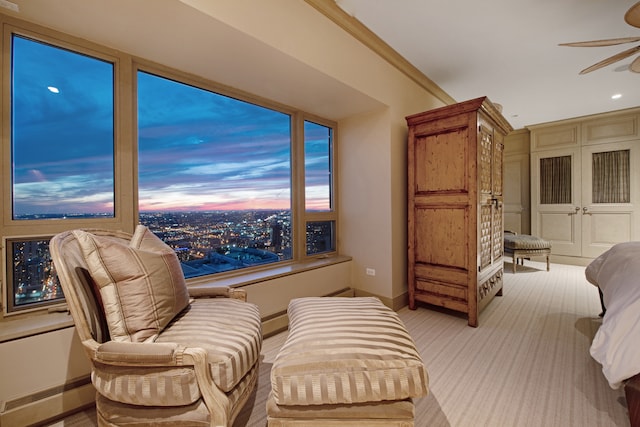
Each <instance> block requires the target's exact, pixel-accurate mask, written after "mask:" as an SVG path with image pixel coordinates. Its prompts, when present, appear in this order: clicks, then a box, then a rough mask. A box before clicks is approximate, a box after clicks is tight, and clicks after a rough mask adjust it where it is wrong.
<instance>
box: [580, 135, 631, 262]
mask: <svg viewBox="0 0 640 427" xmlns="http://www.w3.org/2000/svg"><path fill="white" fill-rule="evenodd" d="M639 143H640V141H627V142H618V143H610V144H599V145H592V146H586V147H583V148H582V184H583V187H582V203H581V207H580V213H579V215H580V216H581V219H582V251H581V252H582V256H583V257H587V258H595V257H597V256H599V255H600V254H602V253H603V252H604V251H606V250H607V249H609V248H610V247H611V246H613V245H614V244H616V243H620V242H628V241H631V240H638V238H639V237H640V236H639V232H638V214H637V212H636V211H637V205H638V202H639V201H638V184H639V181H638V172H637V170H638V167H637V166H638V165H640V163H639V159H640V158H639V150H638V148H637V145H638V144H639Z"/></svg>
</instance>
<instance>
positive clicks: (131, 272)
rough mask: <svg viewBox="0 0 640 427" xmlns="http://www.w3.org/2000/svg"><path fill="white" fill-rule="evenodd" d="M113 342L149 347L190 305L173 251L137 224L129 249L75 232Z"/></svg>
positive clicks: (109, 239) (116, 241) (111, 240)
mask: <svg viewBox="0 0 640 427" xmlns="http://www.w3.org/2000/svg"><path fill="white" fill-rule="evenodd" d="M73 233H74V235H75V236H76V238H77V239H78V242H79V243H80V247H81V249H82V253H83V256H84V258H85V260H86V262H87V266H88V269H89V273H90V274H91V277H92V279H93V280H94V281H95V283H96V285H97V287H98V289H99V290H100V296H101V298H102V303H103V307H104V311H105V317H106V319H107V324H108V327H109V334H110V336H111V339H112V340H114V341H130V342H150V341H153V340H155V338H156V337H157V335H158V334H159V333H160V331H162V330H163V329H164V328H165V326H167V324H168V323H169V322H170V321H171V320H172V319H173V318H174V317H175V316H176V315H177V314H178V313H180V312H181V311H182V310H183V309H184V308H186V307H187V306H188V305H189V294H188V291H187V286H186V283H185V280H184V276H183V273H182V268H181V267H180V261H179V260H178V257H177V256H176V254H175V252H174V251H173V249H171V248H170V247H169V246H168V245H166V244H165V243H164V242H163V241H162V240H160V239H159V238H158V237H157V236H156V235H154V234H153V233H152V232H151V231H150V230H149V229H148V228H147V227H145V226H143V225H139V226H138V227H137V228H136V230H135V232H134V234H133V237H132V238H131V241H130V242H129V244H126V242H123V241H122V240H119V239H115V238H112V237H109V236H99V235H95V234H92V233H91V232H89V231H83V230H75V231H74V232H73Z"/></svg>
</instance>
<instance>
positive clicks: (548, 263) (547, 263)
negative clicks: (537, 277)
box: [547, 254, 549, 271]
mask: <svg viewBox="0 0 640 427" xmlns="http://www.w3.org/2000/svg"><path fill="white" fill-rule="evenodd" d="M547 271H549V254H547Z"/></svg>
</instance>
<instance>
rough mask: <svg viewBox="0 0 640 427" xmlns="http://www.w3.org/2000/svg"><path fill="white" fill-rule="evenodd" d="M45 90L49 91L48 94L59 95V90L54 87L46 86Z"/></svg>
mask: <svg viewBox="0 0 640 427" xmlns="http://www.w3.org/2000/svg"><path fill="white" fill-rule="evenodd" d="M47 89H49V92H53V93H60V89H58V88H57V87H55V86H47Z"/></svg>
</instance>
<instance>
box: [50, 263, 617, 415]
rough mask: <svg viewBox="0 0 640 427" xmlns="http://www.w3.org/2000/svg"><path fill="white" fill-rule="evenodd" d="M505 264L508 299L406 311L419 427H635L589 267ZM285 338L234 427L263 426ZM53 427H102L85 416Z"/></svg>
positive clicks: (273, 348) (267, 351) (271, 349)
mask: <svg viewBox="0 0 640 427" xmlns="http://www.w3.org/2000/svg"><path fill="white" fill-rule="evenodd" d="M511 268H512V265H511V264H510V263H508V262H505V276H504V295H503V296H502V297H496V299H494V300H493V301H492V302H491V303H490V304H489V305H488V306H487V307H486V308H485V310H484V311H483V312H482V313H481V314H480V318H479V323H480V326H479V327H478V328H471V327H469V326H467V320H466V319H465V318H464V317H461V316H458V315H455V314H452V313H450V312H443V311H442V310H435V309H428V308H426V306H421V307H419V308H418V309H417V310H415V311H412V310H409V309H408V308H406V307H405V308H403V309H401V310H400V311H399V315H400V318H401V319H402V320H403V322H404V323H405V325H406V326H407V329H408V330H409V332H410V333H411V335H412V336H413V338H414V340H415V341H416V345H417V347H418V350H419V351H420V354H421V355H422V357H423V359H424V362H425V364H426V366H427V370H428V372H429V388H430V394H429V396H427V397H424V398H421V399H418V400H416V423H415V424H416V427H422V426H435V427H448V426H451V427H479V426H487V427H503V426H505V427H507V426H508V427H510V426H518V427H527V426H531V427H543V426H544V427H551V426H553V427H555V426H557V427H568V426H576V427H578V426H580V427H585V426H593V427H608V426H628V425H629V420H628V416H627V409H626V401H625V398H624V392H623V391H622V389H620V390H613V389H611V388H610V387H609V385H608V383H607V382H606V380H605V378H604V376H603V375H602V371H601V367H600V365H599V364H598V363H597V362H595V361H594V360H593V359H592V358H591V356H590V355H589V346H590V344H591V340H592V339H593V336H594V335H595V333H596V331H597V329H598V327H599V326H600V324H601V319H600V318H599V317H598V313H600V300H599V297H598V292H597V289H596V288H595V287H594V286H592V285H590V284H589V283H588V282H587V281H586V280H585V278H584V267H577V266H568V265H560V264H552V266H551V271H550V272H547V271H546V265H545V264H544V263H538V262H531V261H528V262H527V263H526V265H525V266H518V271H517V273H516V274H513V273H512V272H511ZM285 339H286V332H283V333H280V334H278V335H275V336H272V337H269V338H267V339H266V340H265V342H264V346H263V351H262V354H263V361H262V366H261V368H260V369H261V372H260V378H259V383H258V387H257V390H256V392H255V393H254V395H253V396H252V399H251V400H250V401H249V403H248V405H247V406H246V407H245V410H243V412H242V413H241V414H240V415H239V416H238V419H237V420H236V422H235V424H234V426H235V427H241V426H244V427H248V426H250V427H264V426H266V412H265V404H266V399H267V395H268V393H269V390H270V384H269V372H270V369H271V364H272V363H273V360H274V358H275V355H276V353H277V351H278V349H279V348H280V347H281V346H282V344H283V343H284V340H285ZM50 425H51V426H56V427H59V426H65V427H68V426H95V425H97V424H96V422H95V412H94V411H92V410H88V411H84V412H82V413H79V414H75V415H72V416H71V417H68V418H65V419H64V420H61V421H59V422H57V423H54V424H50Z"/></svg>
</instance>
